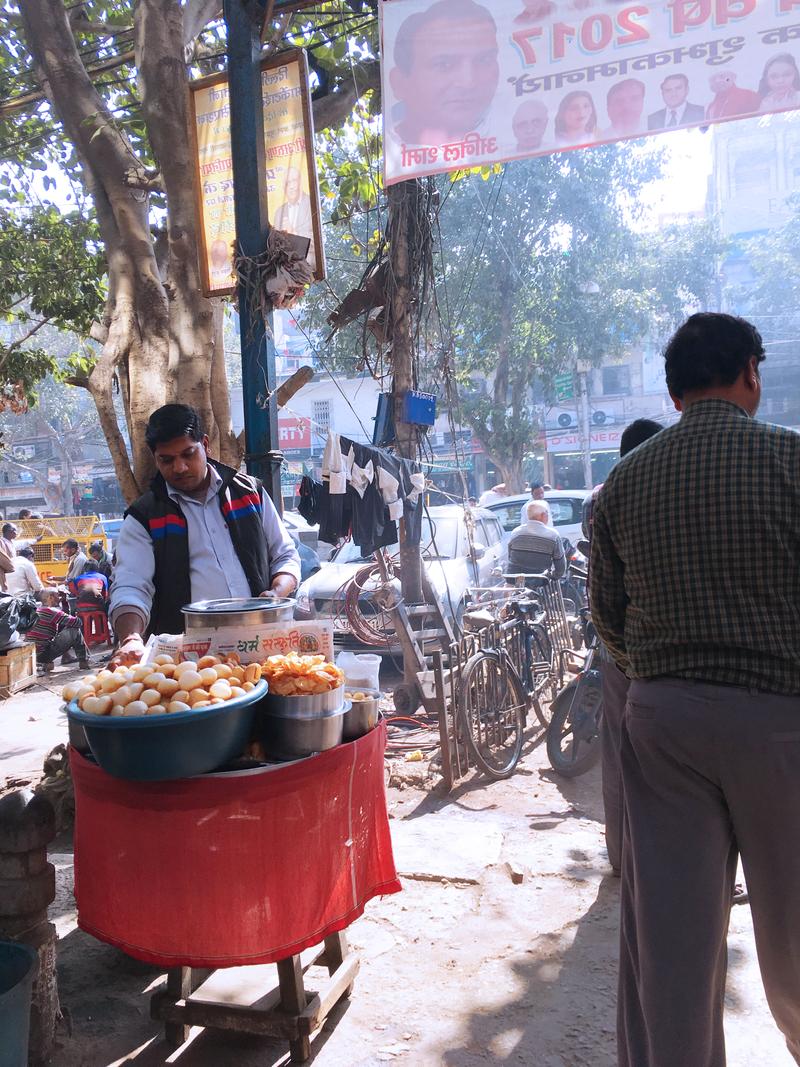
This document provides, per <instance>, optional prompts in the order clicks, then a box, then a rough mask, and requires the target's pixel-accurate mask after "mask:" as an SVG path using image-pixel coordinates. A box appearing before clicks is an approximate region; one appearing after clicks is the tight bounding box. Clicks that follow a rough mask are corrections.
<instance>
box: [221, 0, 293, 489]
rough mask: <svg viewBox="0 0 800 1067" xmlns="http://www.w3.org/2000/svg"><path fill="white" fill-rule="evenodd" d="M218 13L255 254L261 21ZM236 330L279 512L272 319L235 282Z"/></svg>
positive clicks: (252, 423)
mask: <svg viewBox="0 0 800 1067" xmlns="http://www.w3.org/2000/svg"><path fill="white" fill-rule="evenodd" d="M223 14H224V16H225V25H226V28H227V38H228V85H229V88H230V109H231V148H232V153H233V197H234V212H235V216H236V240H237V244H238V246H239V248H240V249H241V251H242V253H243V254H244V255H245V256H253V257H255V256H258V255H261V253H262V252H263V251H264V250H265V248H266V244H267V234H268V233H269V220H268V218H267V204H266V196H265V195H264V190H265V188H266V178H265V162H264V159H265V156H264V114H263V104H262V97H261V72H260V69H259V61H260V58H261V41H260V24H259V23H257V22H254V21H253V19H252V18H251V16H250V15H249V14H248V12H247V10H246V8H245V4H244V2H243V0H224V3H223ZM270 318H271V317H270ZM267 327H269V328H267ZM239 332H240V336H241V345H242V393H243V402H244V434H245V462H246V465H247V472H248V474H252V475H254V476H255V477H256V478H260V479H261V480H262V481H263V482H264V485H265V486H266V489H267V492H268V493H269V495H270V496H271V497H272V499H273V501H274V503H275V506H276V507H277V508H278V509H279V510H280V508H281V462H282V459H283V456H282V455H281V453H280V451H279V447H278V445H279V439H278V409H277V406H276V403H275V385H276V381H275V346H274V344H273V342H272V322H271V321H270V322H268V323H265V322H264V319H263V317H262V315H261V313H260V312H258V311H253V313H252V314H251V311H250V308H249V307H248V299H247V293H246V291H245V288H244V286H243V285H240V286H239ZM268 397H269V399H267V398H268Z"/></svg>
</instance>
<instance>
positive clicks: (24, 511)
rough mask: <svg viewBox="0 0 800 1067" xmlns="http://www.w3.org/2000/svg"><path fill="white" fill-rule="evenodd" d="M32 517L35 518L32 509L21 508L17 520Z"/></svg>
mask: <svg viewBox="0 0 800 1067" xmlns="http://www.w3.org/2000/svg"><path fill="white" fill-rule="evenodd" d="M32 516H33V512H32V511H31V510H30V508H20V509H19V514H18V515H17V518H18V519H30V518H31V517H32Z"/></svg>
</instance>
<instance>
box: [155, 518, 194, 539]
mask: <svg viewBox="0 0 800 1067" xmlns="http://www.w3.org/2000/svg"><path fill="white" fill-rule="evenodd" d="M147 524H148V526H149V527H150V536H151V537H152V539H153V540H154V541H158V540H160V539H161V538H162V537H166V536H167V535H168V534H181V535H182V536H183V537H185V536H186V535H187V532H188V528H187V526H186V519H184V517H183V516H182V515H163V516H162V517H161V518H158V519H148V520H147Z"/></svg>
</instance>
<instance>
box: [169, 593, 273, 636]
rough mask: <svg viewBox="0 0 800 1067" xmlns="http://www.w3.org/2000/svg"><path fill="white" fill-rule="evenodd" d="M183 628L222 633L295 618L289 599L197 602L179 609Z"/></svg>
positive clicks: (258, 598)
mask: <svg viewBox="0 0 800 1067" xmlns="http://www.w3.org/2000/svg"><path fill="white" fill-rule="evenodd" d="M181 611H182V612H183V620H184V628H185V629H186V630H187V631H188V630H206V629H209V628H210V629H214V630H222V629H225V628H226V627H230V626H261V625H264V624H266V625H269V624H270V623H275V622H287V621H291V620H292V619H293V618H294V601H293V600H290V599H289V598H288V597H272V598H270V597H250V598H241V599H231V600H197V601H195V602H194V604H187V605H186V606H185V607H183V608H181Z"/></svg>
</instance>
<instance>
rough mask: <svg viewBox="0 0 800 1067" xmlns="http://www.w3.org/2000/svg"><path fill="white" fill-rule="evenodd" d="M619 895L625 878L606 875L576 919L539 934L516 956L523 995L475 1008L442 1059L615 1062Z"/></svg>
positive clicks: (607, 1065) (463, 1065) (548, 1064)
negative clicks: (457, 1040) (611, 947)
mask: <svg viewBox="0 0 800 1067" xmlns="http://www.w3.org/2000/svg"><path fill="white" fill-rule="evenodd" d="M577 870H578V868H577V867H576V871H577ZM584 873H585V872H584ZM618 901H619V882H618V881H617V879H615V878H611V877H606V878H604V879H603V880H602V881H601V882H600V884H599V886H598V891H597V896H596V898H595V900H594V901H593V902H592V904H591V905H590V907H589V908H588V910H587V911H586V912H584V914H583V915H582V916H581V917H580V918H579V919H578V920H577V922H574V923H569V924H568V925H567V926H566V927H564V928H563V929H561V930H559V931H558V932H556V933H553V934H545V935H543V936H541V937H539V938H537V939H536V941H535V942H534V943H533V944H532V945H531V946H530V947H529V948H528V949H527V950H526V951H524V952H523V953H522V954H520V955H519V956H518V957H517V958H516V959H515V960H513V961H510V964H509V965H510V968H511V970H512V972H513V974H514V976H515V978H516V984H517V987H518V992H517V994H516V995H515V996H514V997H513V999H511V1000H508V1001H505V1002H503V1003H501V1004H497V1005H495V1006H492V1007H487V1008H486V1009H485V1010H483V1011H480V1012H476V1013H474V1014H473V1015H472V1016H471V1017H470V1019H469V1020H468V1023H467V1031H466V1033H465V1034H464V1036H463V1040H462V1042H461V1044H460V1045H458V1046H455V1047H452V1048H450V1049H448V1050H447V1051H446V1052H445V1053H444V1056H443V1059H442V1062H443V1064H445V1065H446V1067H472V1065H477V1064H484V1063H486V1062H487V1059H490V1060H491V1062H493V1063H514V1064H529V1065H533V1064H535V1065H536V1067H612V1065H613V1064H615V1063H616V1041H615V1011H616V982H617V964H616V953H615V952H614V953H612V954H610V953H609V945H610V944H613V945H616V936H617V935H616V930H617V928H618V908H619V904H618ZM487 1054H488V1055H487Z"/></svg>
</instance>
